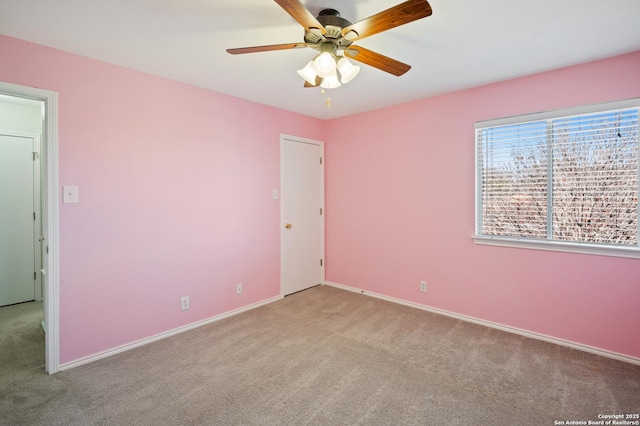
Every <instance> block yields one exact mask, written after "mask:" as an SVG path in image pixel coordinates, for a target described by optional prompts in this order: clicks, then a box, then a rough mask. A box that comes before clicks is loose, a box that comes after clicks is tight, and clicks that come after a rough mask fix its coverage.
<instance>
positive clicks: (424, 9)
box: [342, 0, 433, 41]
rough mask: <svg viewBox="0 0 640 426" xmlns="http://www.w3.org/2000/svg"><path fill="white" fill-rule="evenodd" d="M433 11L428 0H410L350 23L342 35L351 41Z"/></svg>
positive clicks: (419, 17) (428, 14) (424, 15)
mask: <svg viewBox="0 0 640 426" xmlns="http://www.w3.org/2000/svg"><path fill="white" fill-rule="evenodd" d="M432 13H433V12H432V10H431V5H429V3H428V2H427V0H408V1H405V2H404V3H400V4H399V5H397V6H394V7H392V8H390V9H387V10H385V11H382V12H380V13H378V14H375V15H373V16H370V17H368V18H365V19H363V20H362V21H358V22H356V23H355V24H352V25H349V26H348V27H346V28H344V29H343V30H342V35H343V36H345V37H347V39H349V40H351V41H354V40H359V39H361V38H365V37H369V36H372V35H374V34H378V33H380V32H382V31H386V30H389V29H391V28H395V27H399V26H400V25H404V24H408V23H409V22H413V21H416V20H418V19H422V18H426V17H427V16H430V15H431V14H432ZM352 31H355V33H351V34H349V33H350V32H352ZM347 34H348V35H347Z"/></svg>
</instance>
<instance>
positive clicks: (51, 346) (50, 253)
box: [0, 82, 60, 374]
mask: <svg viewBox="0 0 640 426" xmlns="http://www.w3.org/2000/svg"><path fill="white" fill-rule="evenodd" d="M0 96H1V97H8V98H11V100H12V101H14V102H17V103H21V102H22V103H26V104H29V103H33V102H35V103H36V104H38V105H39V106H40V108H41V111H42V115H41V120H40V124H39V132H31V133H40V135H41V138H40V140H41V142H40V146H41V148H40V152H39V160H40V167H38V168H37V170H38V171H40V170H41V171H42V173H41V174H40V176H39V177H34V179H35V180H36V181H37V183H38V184H40V193H41V197H40V205H41V214H40V218H39V219H40V221H41V225H40V226H38V228H39V230H40V231H41V232H37V233H36V235H37V238H38V241H37V243H36V257H39V258H40V260H41V264H40V265H39V270H37V269H36V271H35V272H36V282H38V280H41V288H42V294H41V297H42V299H43V306H44V319H45V320H44V323H43V328H44V331H45V369H46V371H47V372H48V373H49V374H53V373H56V372H58V370H59V363H60V355H59V287H58V285H59V284H58V283H59V256H58V251H59V250H58V247H59V241H58V199H59V190H58V94H57V93H56V92H52V91H48V90H44V89H37V88H33V87H27V86H20V85H16V84H11V83H5V82H0ZM1 127H4V126H0V128H1ZM36 151H37V150H35V149H34V152H36ZM33 155H34V156H36V155H37V154H33ZM38 249H41V252H40V253H41V255H40V253H38ZM36 288H37V286H36ZM36 296H37V291H36ZM34 297H35V296H34Z"/></svg>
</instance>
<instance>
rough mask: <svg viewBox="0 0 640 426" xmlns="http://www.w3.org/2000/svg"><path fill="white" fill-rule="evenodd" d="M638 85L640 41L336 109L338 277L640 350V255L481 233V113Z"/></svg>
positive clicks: (333, 167)
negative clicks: (379, 104) (477, 238)
mask: <svg viewBox="0 0 640 426" xmlns="http://www.w3.org/2000/svg"><path fill="white" fill-rule="evenodd" d="M638 96H640V52H636V53H633V54H629V55H624V56H619V57H615V58H611V59H607V60H602V61H597V62H593V63H589V64H585V65H580V66H575V67H571V68H566V69H561V70H557V71H552V72H547V73H543V74H538V75H534V76H529V77H526V78H520V79H516V80H511V81H507V82H503V83H498V84H492V85H488V86H484V87H479V88H475V89H471V90H465V91H461V92H457V93H452V94H448V95H443V96H438V97H433V98H429V99H424V100H421V101H418V102H413V103H410V104H404V105H400V106H397V107H393V108H387V109H382V110H377V111H373V112H368V113H363V114H359V115H356V116H350V117H347V118H343V119H337V120H332V121H331V122H329V123H328V126H327V136H326V141H327V143H326V146H325V155H326V159H327V161H326V210H327V214H326V258H327V259H326V279H327V281H332V282H336V283H339V284H343V285H348V286H352V287H356V288H360V289H364V290H368V291H371V292H376V293H380V294H383V295H387V296H391V297H395V298H399V299H403V300H407V301H411V302H415V303H419V304H423V305H428V306H432V307H435V308H440V309H444V310H448V311H451V312H455V313H459V314H463V315H468V316H472V317H476V318H480V319H484V320H488V321H493V322H497V323H501V324H504V325H509V326H512V327H518V328H522V329H525V330H529V331H533V332H537V333H542V334H545V335H550V336H554V337H557V338H561V339H566V340H569V341H573V342H577V343H581V344H585V345H590V346H594V347H598V348H602V349H606V350H609V351H613V352H617V353H621V354H626V355H631V356H634V357H640V339H638V338H637V335H638V329H640V309H638V301H639V300H640V260H636V259H624V258H615V257H605V256H595V255H578V254H569V253H557V252H546V251H536V250H526V249H513V248H501V247H500V248H499V247H490V246H480V245H474V244H473V242H472V241H471V238H470V237H471V235H473V233H474V182H475V178H474V122H476V121H479V120H486V119H491V118H499V117H504V116H511V115H516V114H524V113H531V112H538V111H542V110H550V109H557V108H564V107H572V106H578V105H582V104H591V103H598V102H605V101H613V100H618V99H625V98H632V97H638ZM353 129H358V130H357V131H353ZM420 280H426V281H427V282H428V291H427V292H426V293H420V292H419V281H420Z"/></svg>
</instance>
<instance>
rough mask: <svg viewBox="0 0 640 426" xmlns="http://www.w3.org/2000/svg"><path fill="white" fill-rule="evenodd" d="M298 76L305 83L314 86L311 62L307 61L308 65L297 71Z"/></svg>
mask: <svg viewBox="0 0 640 426" xmlns="http://www.w3.org/2000/svg"><path fill="white" fill-rule="evenodd" d="M298 75H300V77H302V78H304V79H305V80H306V81H307V83H309V84H311V85H313V86H315V85H316V75H317V74H316V72H315V70H314V67H313V61H309V63H308V64H307V65H306V66H305V67H304V68H302V69H301V70H298Z"/></svg>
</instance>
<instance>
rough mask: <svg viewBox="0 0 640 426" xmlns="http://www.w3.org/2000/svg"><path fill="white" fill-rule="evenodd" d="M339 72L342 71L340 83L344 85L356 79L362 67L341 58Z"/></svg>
mask: <svg viewBox="0 0 640 426" xmlns="http://www.w3.org/2000/svg"><path fill="white" fill-rule="evenodd" d="M338 71H340V77H341V78H340V81H342V83H343V84H347V83H348V82H350V81H351V80H353V79H354V78H355V76H356V75H358V73H359V72H360V67H359V66H357V65H353V64H352V63H351V62H349V60H348V59H347V58H344V57H343V58H340V60H339V61H338Z"/></svg>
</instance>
